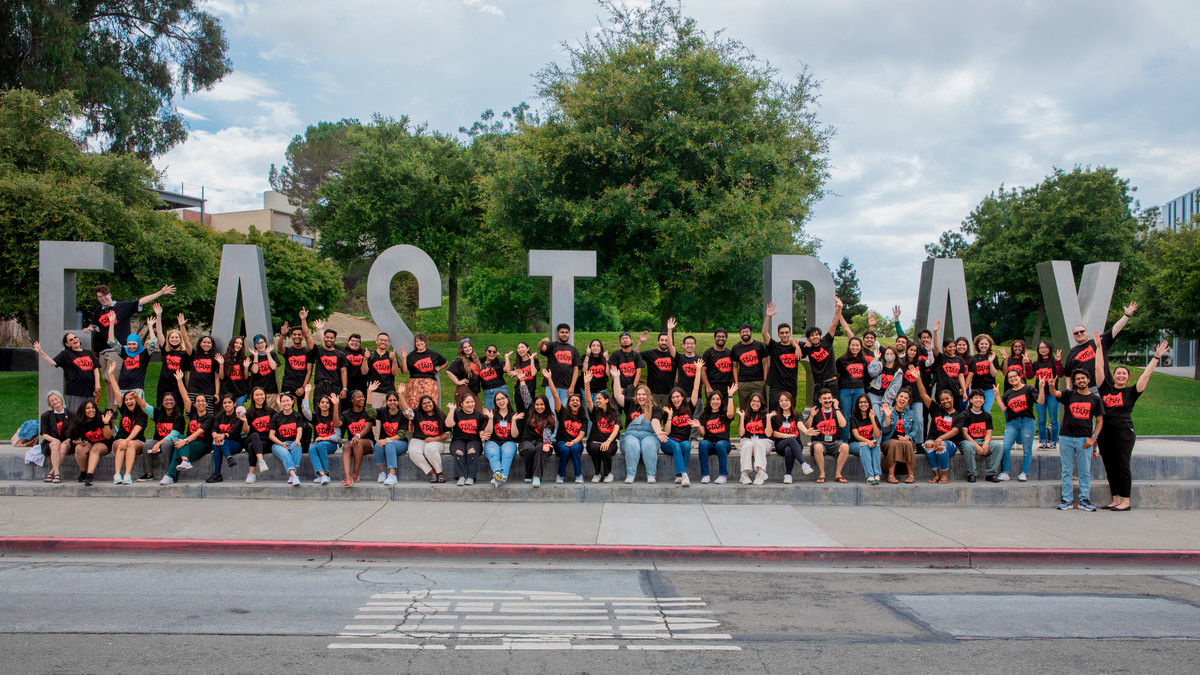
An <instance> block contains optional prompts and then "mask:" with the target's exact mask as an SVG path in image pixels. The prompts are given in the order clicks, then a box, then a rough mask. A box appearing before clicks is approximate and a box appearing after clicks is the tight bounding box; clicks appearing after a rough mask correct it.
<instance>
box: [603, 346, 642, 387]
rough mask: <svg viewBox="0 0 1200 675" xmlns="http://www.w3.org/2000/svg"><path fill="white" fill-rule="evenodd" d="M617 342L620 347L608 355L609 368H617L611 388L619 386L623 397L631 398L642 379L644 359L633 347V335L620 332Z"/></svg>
mask: <svg viewBox="0 0 1200 675" xmlns="http://www.w3.org/2000/svg"><path fill="white" fill-rule="evenodd" d="M618 344H620V346H621V348H620V349H618V350H617V351H615V352H612V353H611V354H609V356H608V367H609V370H610V371H611V370H612V369H613V368H616V369H617V374H615V375H613V376H612V377H613V388H614V389H615V388H617V387H620V388H621V391H622V392H623V394H624V396H625V398H633V392H634V390H635V389H637V386H638V385H639V384H641V381H642V366H643V365H645V361H643V360H642V353H641V352H639V351H637V350H635V349H634V348H633V336H631V335H630V334H629V333H621V337H620V338H619V339H618Z"/></svg>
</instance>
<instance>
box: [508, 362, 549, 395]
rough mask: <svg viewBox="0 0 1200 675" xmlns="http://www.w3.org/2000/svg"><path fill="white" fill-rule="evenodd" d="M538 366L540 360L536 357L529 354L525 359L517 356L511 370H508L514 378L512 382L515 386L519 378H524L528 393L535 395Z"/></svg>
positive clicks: (539, 365) (539, 366) (519, 380)
mask: <svg viewBox="0 0 1200 675" xmlns="http://www.w3.org/2000/svg"><path fill="white" fill-rule="evenodd" d="M540 368H541V362H540V361H538V360H537V357H533V356H531V357H530V358H527V359H521V358H519V357H518V358H517V361H516V363H514V364H513V367H512V370H511V371H509V372H510V373H512V376H513V379H515V380H516V382H514V385H515V386H519V383H520V382H521V380H522V379H524V380H525V386H526V387H527V388H528V389H529V393H531V394H533V395H534V396H537V393H536V392H537V374H538V372H539V369H540Z"/></svg>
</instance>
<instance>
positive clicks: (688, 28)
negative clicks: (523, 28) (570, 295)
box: [483, 0, 830, 325]
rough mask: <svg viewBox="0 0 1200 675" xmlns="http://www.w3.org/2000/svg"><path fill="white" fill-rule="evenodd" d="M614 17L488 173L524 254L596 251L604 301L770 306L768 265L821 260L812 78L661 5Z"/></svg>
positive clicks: (660, 307)
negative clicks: (786, 258) (788, 71)
mask: <svg viewBox="0 0 1200 675" xmlns="http://www.w3.org/2000/svg"><path fill="white" fill-rule="evenodd" d="M601 4H602V6H603V7H604V8H605V10H606V11H607V14H608V16H607V21H605V24H604V25H603V26H602V27H601V29H600V30H599V31H598V32H597V33H596V34H595V35H593V36H588V37H585V38H583V40H582V41H580V42H579V43H577V44H574V45H564V49H565V50H566V51H567V56H568V62H567V63H566V64H565V65H559V64H552V65H550V66H548V67H547V68H545V69H544V70H543V71H541V72H540V73H539V74H538V76H537V81H538V94H539V96H540V97H541V99H542V101H543V103H544V109H543V111H542V112H541V121H540V123H537V124H534V123H530V122H525V123H524V124H521V125H519V126H518V128H519V133H517V134H515V135H514V137H513V138H512V141H511V143H510V144H509V145H508V148H509V151H508V152H505V153H503V154H502V155H501V156H500V157H499V158H498V161H497V166H496V169H495V171H493V172H489V174H487V175H485V176H484V177H483V182H484V185H485V187H484V190H483V194H484V195H485V196H486V200H487V212H488V219H489V223H490V224H491V225H493V226H498V227H501V228H504V229H506V230H509V231H512V232H514V233H515V234H516V236H517V237H518V238H519V239H520V241H521V242H522V244H523V246H524V247H525V248H565V249H579V248H585V249H594V250H596V252H597V257H598V272H599V275H600V277H599V279H597V280H595V281H594V282H587V283H589V284H590V285H591V290H592V291H593V294H594V295H601V296H606V297H609V298H611V299H612V301H613V303H614V304H616V305H617V306H621V307H622V313H623V314H625V315H626V316H629V313H627V312H626V311H625V307H626V306H628V305H639V304H640V305H642V306H645V307H648V308H649V309H650V310H651V311H652V312H653V316H656V317H657V318H658V320H659V322H660V323H664V324H665V321H666V318H667V317H668V316H670V315H673V314H675V315H679V316H681V318H682V319H684V320H688V321H692V322H695V323H693V324H692V325H696V324H699V325H706V324H707V323H708V321H709V320H710V319H712V318H713V316H714V315H716V314H721V315H722V316H741V317H750V316H754V315H755V314H757V313H758V312H759V308H758V305H759V304H760V302H761V300H759V298H761V292H762V271H761V261H762V258H763V256H765V255H767V254H771V253H775V254H783V253H798V252H805V253H807V252H811V251H812V250H813V249H814V247H813V244H812V243H811V241H810V240H808V239H807V238H806V237H805V235H804V230H803V224H804V222H805V221H806V220H807V218H808V217H809V210H810V208H811V206H812V204H813V202H814V201H815V200H817V199H818V198H820V196H821V195H822V187H823V185H824V183H825V181H826V179H827V177H828V165H827V158H826V152H827V142H828V138H829V134H830V131H829V130H827V129H825V128H823V127H822V126H821V125H820V124H819V123H818V121H817V117H816V100H815V96H816V89H817V82H816V81H815V79H814V78H813V76H812V75H811V73H809V72H808V71H807V70H804V71H803V72H801V74H800V75H799V76H798V77H795V78H793V79H791V80H784V79H783V78H781V77H780V75H779V73H778V71H776V70H775V69H773V68H772V67H771V66H770V65H769V64H766V63H764V62H762V61H760V60H758V59H756V58H755V57H754V55H753V54H751V53H750V51H749V50H748V49H747V48H746V47H745V46H743V45H742V44H741V43H739V42H737V41H734V40H731V39H728V38H725V37H722V36H721V34H720V33H717V34H714V35H710V34H707V33H705V32H704V31H702V30H700V28H699V27H698V26H697V24H696V22H695V20H693V19H691V18H689V17H686V16H684V15H683V14H682V12H681V10H680V8H679V6H678V5H677V4H675V3H669V2H666V1H664V0H656V1H654V2H651V3H650V4H649V5H648V6H646V7H644V8H632V9H631V8H627V7H625V6H624V5H617V4H616V3H614V2H602V3H601Z"/></svg>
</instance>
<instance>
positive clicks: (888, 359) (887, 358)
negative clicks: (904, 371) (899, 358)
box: [883, 354, 896, 363]
mask: <svg viewBox="0 0 1200 675" xmlns="http://www.w3.org/2000/svg"><path fill="white" fill-rule="evenodd" d="M883 360H884V361H887V362H888V363H891V362H892V361H895V360H896V357H895V356H892V355H891V354H888V355H887V356H885V357H883Z"/></svg>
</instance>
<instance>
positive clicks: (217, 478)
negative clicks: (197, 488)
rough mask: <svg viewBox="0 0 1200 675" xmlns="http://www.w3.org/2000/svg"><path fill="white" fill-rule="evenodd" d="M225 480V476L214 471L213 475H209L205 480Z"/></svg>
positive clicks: (207, 481)
mask: <svg viewBox="0 0 1200 675" xmlns="http://www.w3.org/2000/svg"><path fill="white" fill-rule="evenodd" d="M224 480H225V477H224V476H222V475H221V474H219V473H214V474H213V475H211V476H209V477H208V478H205V479H204V482H205V483H221V482H224Z"/></svg>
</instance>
